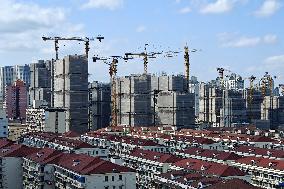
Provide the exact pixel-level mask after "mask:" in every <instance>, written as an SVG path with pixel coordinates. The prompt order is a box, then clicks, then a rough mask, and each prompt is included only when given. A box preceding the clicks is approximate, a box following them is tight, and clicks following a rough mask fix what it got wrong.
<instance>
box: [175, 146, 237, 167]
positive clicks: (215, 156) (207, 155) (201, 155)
mask: <svg viewBox="0 0 284 189" xmlns="http://www.w3.org/2000/svg"><path fill="white" fill-rule="evenodd" d="M175 154H176V155H177V156H180V157H183V158H194V159H200V160H204V161H209V162H216V163H221V164H225V163H228V162H231V161H234V160H237V159H239V158H241V156H239V155H237V154H235V153H233V152H223V151H218V150H208V149H202V148H188V149H184V150H180V151H176V152H175Z"/></svg>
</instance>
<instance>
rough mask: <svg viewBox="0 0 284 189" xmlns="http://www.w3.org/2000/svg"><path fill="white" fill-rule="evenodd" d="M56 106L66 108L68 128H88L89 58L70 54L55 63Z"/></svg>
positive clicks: (84, 129) (82, 130)
mask: <svg viewBox="0 0 284 189" xmlns="http://www.w3.org/2000/svg"><path fill="white" fill-rule="evenodd" d="M53 93H54V95H53V96H54V107H56V108H64V109H66V128H67V130H68V129H69V130H71V131H75V132H78V133H83V132H86V131H87V130H88V59H87V57H86V56H83V55H69V56H65V57H64V58H63V59H61V60H57V61H56V62H55V63H54V91H53Z"/></svg>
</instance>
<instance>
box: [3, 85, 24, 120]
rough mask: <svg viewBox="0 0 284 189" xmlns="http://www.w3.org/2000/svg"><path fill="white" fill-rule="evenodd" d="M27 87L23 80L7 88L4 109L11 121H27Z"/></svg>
mask: <svg viewBox="0 0 284 189" xmlns="http://www.w3.org/2000/svg"><path fill="white" fill-rule="evenodd" d="M27 96H28V93H27V87H26V85H25V83H24V81H22V80H17V81H15V82H14V83H13V85H10V86H7V87H6V92H5V103H4V108H5V110H6V112H7V116H8V118H9V119H20V120H25V118H26V109H27V102H28V99H27Z"/></svg>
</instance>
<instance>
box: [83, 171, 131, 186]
mask: <svg viewBox="0 0 284 189" xmlns="http://www.w3.org/2000/svg"><path fill="white" fill-rule="evenodd" d="M119 175H122V180H119ZM105 176H108V181H107V182H106V181H105ZM112 176H114V181H112ZM105 186H109V189H112V188H113V186H115V188H116V189H119V186H122V189H135V188H136V173H108V174H99V175H90V176H86V189H105Z"/></svg>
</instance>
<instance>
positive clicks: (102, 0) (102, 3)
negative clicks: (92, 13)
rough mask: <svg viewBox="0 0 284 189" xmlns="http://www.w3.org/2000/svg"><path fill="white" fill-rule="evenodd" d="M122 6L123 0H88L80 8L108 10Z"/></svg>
mask: <svg viewBox="0 0 284 189" xmlns="http://www.w3.org/2000/svg"><path fill="white" fill-rule="evenodd" d="M122 6H123V0H88V2H87V3H85V4H83V5H82V6H81V8H83V9H90V8H105V9H109V10H115V9H117V8H120V7H122Z"/></svg>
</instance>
